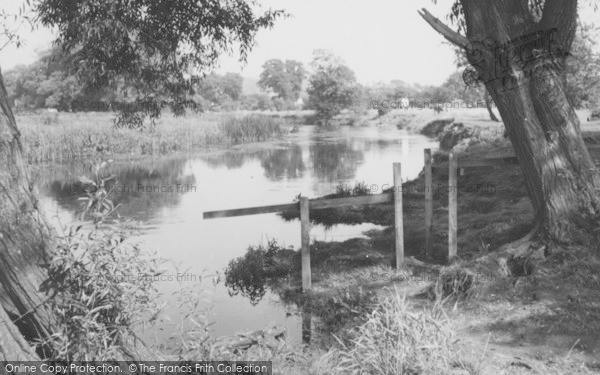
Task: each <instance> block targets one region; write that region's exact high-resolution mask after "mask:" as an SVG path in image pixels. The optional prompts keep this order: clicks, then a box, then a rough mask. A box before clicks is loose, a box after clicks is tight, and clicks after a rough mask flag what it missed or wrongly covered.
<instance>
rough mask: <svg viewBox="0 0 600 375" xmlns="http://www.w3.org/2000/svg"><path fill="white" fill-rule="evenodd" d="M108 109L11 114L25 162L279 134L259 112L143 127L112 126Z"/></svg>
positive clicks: (162, 150) (279, 127)
mask: <svg viewBox="0 0 600 375" xmlns="http://www.w3.org/2000/svg"><path fill="white" fill-rule="evenodd" d="M112 118H113V116H112V114H110V113H96V112H90V113H58V114H56V115H54V114H32V115H23V116H17V125H18V126H19V129H20V130H21V133H22V142H23V147H24V152H25V156H26V158H27V160H28V161H29V162H30V163H41V162H63V161H72V160H81V159H84V158H86V157H88V156H91V155H97V154H101V155H106V156H123V157H137V156H144V155H167V154H173V153H177V152H184V153H193V152H198V151H200V150H206V149H210V148H214V147H226V146H230V145H234V144H238V143H246V142H259V141H265V140H269V139H271V138H274V137H279V136H282V135H284V134H285V132H286V130H285V126H283V120H281V119H279V118H275V117H271V116H266V115H260V114H214V113H209V114H192V115H189V116H187V117H179V118H175V117H173V116H171V115H169V114H166V115H164V116H163V117H162V118H161V119H159V120H158V121H157V124H156V126H155V128H154V129H146V130H144V131H138V130H132V129H116V128H114V127H113V122H112Z"/></svg>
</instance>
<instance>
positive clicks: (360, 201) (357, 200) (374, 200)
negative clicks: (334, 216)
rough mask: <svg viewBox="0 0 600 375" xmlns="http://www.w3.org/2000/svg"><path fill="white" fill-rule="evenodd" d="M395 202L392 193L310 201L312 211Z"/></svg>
mask: <svg viewBox="0 0 600 375" xmlns="http://www.w3.org/2000/svg"><path fill="white" fill-rule="evenodd" d="M393 200H394V195H393V194H392V193H385V194H376V195H364V196H360V197H347V198H333V199H313V200H311V201H310V209H311V210H318V209H323V208H332V207H344V206H360V205H364V204H380V203H391V202H392V201H393Z"/></svg>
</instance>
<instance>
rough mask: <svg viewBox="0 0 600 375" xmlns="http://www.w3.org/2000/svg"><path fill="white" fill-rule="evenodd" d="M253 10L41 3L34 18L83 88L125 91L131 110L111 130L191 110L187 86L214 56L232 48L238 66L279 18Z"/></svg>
mask: <svg viewBox="0 0 600 375" xmlns="http://www.w3.org/2000/svg"><path fill="white" fill-rule="evenodd" d="M255 8H256V3H255V2H254V1H245V0H224V1H218V2H214V1H211V0H201V1H197V0H182V1H176V2H174V1H171V0H158V1H156V0H134V1H130V0H110V1H105V0H84V1H74V0H39V1H38V2H37V3H36V8H35V10H36V12H37V13H38V15H39V20H40V21H41V23H42V24H43V25H44V26H47V27H51V28H55V29H56V30H57V31H58V36H57V39H56V42H57V44H58V45H60V46H61V48H62V51H63V52H64V54H65V55H66V56H69V58H70V61H72V64H71V65H70V69H71V71H74V72H76V75H77V77H78V79H79V80H80V81H81V82H82V83H83V86H84V87H86V88H91V89H94V90H97V89H103V88H107V87H111V88H113V89H114V88H116V87H117V85H118V84H120V83H122V84H123V85H124V87H126V88H127V89H125V92H124V95H125V96H126V97H127V98H128V102H130V103H133V104H135V105H134V106H131V107H125V108H121V109H119V113H120V114H121V117H123V120H122V121H117V124H122V125H133V126H136V127H137V126H142V125H143V122H142V123H140V121H138V120H139V117H138V116H136V115H133V113H140V114H141V115H142V116H143V117H145V116H149V117H150V118H151V119H157V118H158V117H159V116H160V114H161V112H162V110H163V108H165V107H167V108H169V109H170V110H171V112H172V113H174V114H177V115H180V114H183V113H184V112H185V109H186V108H197V103H196V102H195V101H194V100H193V96H194V94H195V89H194V84H193V83H194V82H196V81H197V79H198V78H199V77H200V76H201V75H202V74H205V73H206V72H207V70H208V69H210V68H212V67H213V66H214V65H215V63H216V62H217V59H218V57H219V55H221V54H222V53H226V52H229V51H230V48H231V46H232V45H236V46H239V52H240V59H241V60H243V61H244V60H245V59H246V56H247V54H248V51H249V50H250V49H251V47H252V46H253V43H254V37H255V35H256V33H257V32H258V31H259V30H261V29H265V28H270V27H272V26H273V24H274V22H275V20H276V19H277V18H278V17H280V16H283V15H284V13H283V12H282V11H271V10H268V11H266V12H264V13H262V14H260V15H256V14H255V13H254V10H255ZM142 103H143V104H144V105H139V104H142ZM143 117H142V118H143ZM130 120H133V121H130Z"/></svg>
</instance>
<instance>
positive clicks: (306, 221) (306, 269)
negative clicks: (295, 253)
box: [300, 197, 311, 291]
mask: <svg viewBox="0 0 600 375" xmlns="http://www.w3.org/2000/svg"><path fill="white" fill-rule="evenodd" d="M300 233H301V236H302V290H303V291H307V290H309V289H310V287H311V271H310V218H309V200H308V198H307V197H300Z"/></svg>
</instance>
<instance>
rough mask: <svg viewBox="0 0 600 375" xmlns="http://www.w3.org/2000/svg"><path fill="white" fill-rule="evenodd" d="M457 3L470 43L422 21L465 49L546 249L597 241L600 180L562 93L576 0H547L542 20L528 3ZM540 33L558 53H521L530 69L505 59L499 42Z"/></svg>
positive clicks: (509, 57)
mask: <svg viewBox="0 0 600 375" xmlns="http://www.w3.org/2000/svg"><path fill="white" fill-rule="evenodd" d="M460 3H461V4H462V8H463V10H464V17H465V23H466V30H467V35H466V37H464V36H461V35H460V34H458V33H455V32H454V31H452V30H451V29H449V28H448V27H447V26H445V25H443V24H441V23H440V22H439V20H437V19H435V17H433V16H431V14H429V13H427V12H426V11H423V12H422V13H421V15H422V16H423V18H425V20H426V21H427V22H429V24H430V25H431V26H432V27H434V29H436V30H437V31H439V32H440V33H442V34H443V35H444V37H446V38H447V39H448V40H450V41H451V42H453V43H455V44H457V45H459V46H461V47H463V48H466V49H467V58H468V60H469V62H470V63H471V65H472V66H473V67H474V68H475V69H476V71H477V73H478V75H479V77H480V79H481V80H482V81H483V82H484V83H485V86H486V88H487V89H488V91H489V93H490V94H491V96H492V98H493V99H494V102H495V103H496V106H497V107H498V110H499V112H500V115H501V116H502V120H503V121H504V124H505V125H506V128H507V130H508V135H509V137H510V140H511V142H512V145H513V148H514V151H515V153H516V155H517V157H518V159H519V163H520V166H521V169H522V171H523V176H524V179H525V182H526V184H527V188H528V191H529V196H530V198H531V201H532V202H533V206H534V208H535V210H536V217H537V220H538V224H540V228H541V230H542V234H543V235H544V237H545V238H546V239H547V240H549V242H562V241H569V240H572V239H573V235H575V234H585V235H587V234H592V233H595V234H598V233H597V232H596V231H595V230H596V229H598V228H599V227H600V226H599V221H598V219H599V217H600V200H599V195H598V193H599V191H600V190H599V189H600V177H599V175H598V171H597V169H596V168H595V166H594V164H593V162H592V160H591V158H590V155H589V153H588V151H587V148H586V147H585V144H584V142H583V138H582V136H581V131H580V127H579V119H578V118H577V116H576V114H575V111H574V109H573V107H572V105H571V104H570V101H569V99H568V98H567V95H566V93H565V89H564V72H563V66H564V64H565V61H566V54H565V52H568V51H570V48H571V44H572V41H573V38H574V35H575V31H576V21H577V1H576V0H547V1H546V5H545V7H544V9H543V13H542V14H541V16H540V15H539V14H538V15H534V13H532V12H531V11H530V10H529V8H528V2H527V1H523V0H494V1H480V0H460ZM551 30H553V31H551ZM539 31H541V32H546V34H544V35H546V36H547V38H548V40H549V41H550V42H551V46H552V49H551V50H552V51H553V53H545V52H548V51H547V49H548V48H547V46H544V45H543V43H541V44H539V45H535V46H534V45H528V46H526V47H523V48H519V49H516V53H517V54H522V55H520V56H524V57H526V58H527V59H526V60H527V63H526V64H523V61H524V60H523V59H519V58H517V57H516V56H519V55H515V54H514V53H513V52H510V53H508V54H507V53H506V52H507V51H510V50H511V48H512V47H507V46H506V44H504V45H503V44H502V43H507V42H509V41H513V42H515V41H516V43H517V44H523V42H524V40H523V37H524V36H527V35H529V36H531V33H533V32H539ZM525 39H527V38H525ZM546 44H548V43H546ZM513 46H514V44H513ZM513 51H515V50H514V49H513ZM539 52H542V53H541V54H540V53H539Z"/></svg>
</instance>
